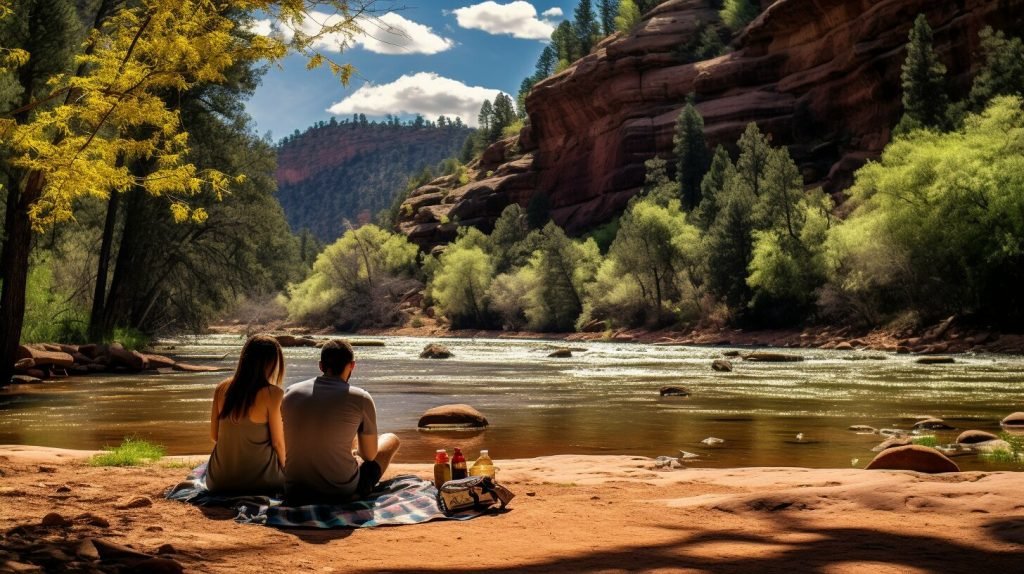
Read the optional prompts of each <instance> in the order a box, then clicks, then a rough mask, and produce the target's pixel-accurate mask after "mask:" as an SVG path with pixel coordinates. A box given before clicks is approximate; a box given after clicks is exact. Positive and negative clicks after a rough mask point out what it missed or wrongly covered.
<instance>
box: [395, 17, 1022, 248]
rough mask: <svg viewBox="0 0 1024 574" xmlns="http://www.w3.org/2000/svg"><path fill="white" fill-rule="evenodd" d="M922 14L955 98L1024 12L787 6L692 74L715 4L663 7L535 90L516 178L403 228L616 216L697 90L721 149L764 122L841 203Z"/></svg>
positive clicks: (499, 171) (424, 241)
mask: <svg viewBox="0 0 1024 574" xmlns="http://www.w3.org/2000/svg"><path fill="white" fill-rule="evenodd" d="M918 13H924V14H926V15H927V17H928V20H929V22H930V23H931V25H932V27H933V28H934V29H935V44H936V49H937V52H938V54H939V55H940V57H941V58H942V59H943V61H944V62H945V63H946V65H947V67H948V68H949V69H950V70H951V74H950V75H951V77H950V85H951V88H953V89H954V91H956V92H957V93H958V94H962V93H964V92H965V91H966V90H967V89H968V87H969V84H970V78H971V75H972V63H974V62H975V61H976V58H975V57H974V55H975V54H976V53H977V49H978V32H979V31H980V30H981V29H982V28H983V27H984V26H986V25H993V26H995V27H997V28H1000V29H1003V30H1007V31H1008V32H1011V33H1016V34H1019V33H1020V32H1021V31H1022V30H1024V0H1000V1H999V2H993V1H991V0H961V1H958V2H930V1H928V0H816V1H815V2H807V1H806V0H778V1H777V2H774V3H773V4H771V6H769V7H768V8H767V9H766V10H765V11H764V12H763V13H762V14H761V16H760V17H759V18H758V19H757V20H755V21H754V22H753V23H752V24H751V25H750V26H749V27H748V28H747V30H745V31H744V32H743V33H742V34H741V35H740V36H739V37H738V38H736V39H735V41H734V42H733V46H732V47H733V48H734V49H733V51H731V52H730V53H728V54H726V55H724V56H721V57H718V58H715V59H713V60H708V61H704V62H697V63H686V62H685V61H681V60H680V57H679V55H678V54H679V47H680V46H681V45H685V44H686V43H687V42H688V41H690V40H691V39H692V38H693V36H694V35H695V34H696V33H697V31H698V30H699V29H700V25H699V23H700V22H711V21H714V20H716V19H717V18H718V16H717V14H716V12H715V10H714V9H713V8H712V2H710V1H708V0H669V1H668V2H664V3H662V4H661V5H660V6H658V7H657V8H655V9H654V10H652V11H651V12H649V13H648V14H646V15H645V17H644V20H643V22H642V23H641V24H640V25H639V26H638V27H637V29H636V30H635V31H633V32H632V33H630V34H628V35H616V36H613V37H611V38H609V39H607V40H605V41H604V42H602V43H601V44H599V45H598V46H597V48H596V49H595V50H594V52H593V53H591V54H590V55H588V56H586V57H585V58H583V59H581V60H579V61H577V62H575V63H574V64H573V65H572V66H570V67H569V68H568V69H567V70H565V71H563V72H562V73H560V74H557V75H555V76H553V77H551V78H548V79H546V80H544V81H542V82H540V83H539V84H537V85H536V86H535V87H534V89H533V90H532V91H531V93H530V95H529V97H528V98H527V102H526V107H527V111H528V113H529V118H530V121H529V125H528V127H527V128H526V129H524V130H523V132H522V134H520V139H519V144H520V151H521V152H522V153H523V154H524V155H520V156H516V158H515V161H514V162H513V163H515V164H516V165H515V166H514V167H512V166H508V164H507V163H506V164H505V165H501V166H497V167H490V168H487V169H484V170H482V171H481V172H479V174H478V175H477V177H478V178H479V179H477V180H474V181H473V182H472V183H471V184H469V185H468V186H463V187H457V188H454V189H453V190H452V191H451V192H450V193H449V195H448V196H447V197H446V198H445V200H444V201H443V202H440V203H439V204H437V205H435V206H434V207H435V209H433V210H432V211H430V212H427V213H424V214H423V215H422V217H420V215H419V212H418V211H417V212H416V213H413V214H410V216H409V221H410V222H411V220H412V219H413V217H419V218H420V219H419V221H418V225H416V226H411V225H409V226H404V227H403V230H405V231H406V232H407V234H409V235H410V237H412V238H413V239H414V240H415V241H417V242H418V243H420V244H421V245H436V244H438V243H440V242H441V241H443V240H444V238H446V237H450V236H452V235H453V233H454V231H453V230H449V229H445V228H444V227H443V225H441V224H442V217H443V216H447V218H446V219H445V221H448V222H449V223H450V222H451V220H453V219H454V218H453V217H452V214H458V220H459V222H460V223H463V224H476V223H477V222H483V223H484V224H487V223H490V222H493V218H494V217H495V216H496V215H497V214H498V213H500V206H502V204H503V203H505V204H507V203H510V202H518V203H520V204H521V205H524V206H525V205H526V204H527V203H528V202H529V201H530V198H531V197H532V196H533V194H535V193H542V194H545V195H546V196H548V198H549V205H550V206H551V209H552V215H553V218H554V219H555V221H556V222H558V223H559V224H561V225H563V226H564V227H565V228H566V229H567V230H569V231H570V232H579V231H581V230H584V229H586V228H588V227H590V226H592V225H594V224H596V223H600V222H602V221H604V220H607V219H608V218H610V217H612V216H613V215H615V214H616V213H618V212H619V211H621V210H622V209H623V207H624V206H625V204H626V202H627V201H628V200H629V198H630V197H632V196H633V195H634V194H635V193H636V192H637V191H638V189H639V188H640V186H641V185H642V183H643V178H644V168H643V163H644V161H646V160H647V159H649V158H651V157H653V156H654V155H656V154H658V155H662V156H667V155H669V154H671V150H672V135H673V128H674V122H675V118H676V116H677V115H678V113H679V110H680V108H681V107H682V106H683V104H684V102H685V100H686V98H687V96H688V95H689V94H693V95H694V97H695V101H696V102H697V103H696V105H697V109H698V110H699V111H700V112H701V114H703V116H704V119H705V127H706V134H707V138H708V141H709V143H710V144H711V145H712V146H714V145H717V144H723V145H726V146H733V145H734V143H735V141H736V139H737V138H738V136H739V134H740V133H741V132H742V131H743V129H744V127H745V126H746V124H747V123H748V122H752V121H753V122H757V123H758V125H759V126H760V127H761V129H762V130H764V131H766V132H768V133H770V134H771V136H772V140H773V142H774V143H776V144H785V145H788V146H790V151H791V154H792V156H793V157H794V159H795V160H796V161H797V163H798V164H799V165H800V166H801V168H802V171H803V174H804V178H805V181H806V182H807V183H808V184H813V185H822V186H823V187H824V189H825V190H826V191H829V192H833V193H834V192H838V191H841V190H842V189H844V188H845V187H847V186H848V185H849V184H850V183H851V175H852V173H853V172H854V171H855V170H856V169H857V168H858V167H860V166H861V165H863V164H864V163H865V162H866V161H867V160H868V159H871V158H873V157H876V156H877V155H878V154H879V152H880V151H881V150H882V148H883V147H884V146H885V144H886V143H887V142H888V141H889V138H890V127H891V126H893V125H895V123H896V122H897V120H898V119H899V116H900V114H901V102H900V96H901V90H900V85H899V84H900V82H899V76H900V66H901V65H902V63H903V60H904V59H905V56H906V54H905V49H904V46H905V44H906V41H907V34H908V31H909V29H910V27H911V23H912V22H913V20H914V18H915V17H916V16H917V14H918ZM492 155H493V154H492ZM504 169H507V170H508V173H506V172H505V171H503V170H504ZM513 171H514V177H509V176H510V175H511V172H513ZM488 172H493V173H492V174H491V175H490V176H488V175H487V173H488ZM421 209H422V208H421ZM403 225H405V224H403ZM431 226H432V227H431Z"/></svg>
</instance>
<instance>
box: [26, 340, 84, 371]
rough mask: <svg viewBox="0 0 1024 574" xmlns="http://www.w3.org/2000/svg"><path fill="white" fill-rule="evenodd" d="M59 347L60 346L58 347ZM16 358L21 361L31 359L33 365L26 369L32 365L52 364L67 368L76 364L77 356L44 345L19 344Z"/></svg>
mask: <svg viewBox="0 0 1024 574" xmlns="http://www.w3.org/2000/svg"><path fill="white" fill-rule="evenodd" d="M58 349H59V348H58ZM15 359H16V360H18V361H20V360H22V359H31V360H32V365H31V366H29V367H27V368H26V369H24V370H27V369H30V368H32V367H42V366H47V365H52V366H54V367H60V368H67V367H70V366H71V365H74V364H75V358H74V357H72V356H71V355H69V354H67V353H65V352H64V351H61V350H57V351H50V350H47V349H45V348H44V347H42V346H35V345H19V346H18V353H17V355H15Z"/></svg>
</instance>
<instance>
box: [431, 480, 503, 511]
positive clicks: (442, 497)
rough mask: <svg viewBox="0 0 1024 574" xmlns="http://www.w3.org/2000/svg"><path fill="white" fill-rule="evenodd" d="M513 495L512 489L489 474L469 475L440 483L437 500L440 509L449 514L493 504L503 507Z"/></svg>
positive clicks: (483, 507)
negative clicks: (497, 481) (495, 480)
mask: <svg viewBox="0 0 1024 574" xmlns="http://www.w3.org/2000/svg"><path fill="white" fill-rule="evenodd" d="M514 497H515V494H512V491H510V490H509V489H507V488H505V487H504V486H502V485H500V484H498V483H496V482H494V479H493V478H491V477H489V476H471V477H469V478H460V479H459V480H449V481H448V482H446V483H444V484H442V485H441V490H440V491H438V497H437V502H438V505H439V506H440V507H441V510H442V511H443V512H444V513H445V514H447V515H449V516H450V515H452V514H455V513H456V512H460V511H463V510H470V509H472V510H484V509H486V508H490V507H491V506H494V505H495V504H499V505H500V506H499V508H501V509H504V508H505V505H506V504H508V502H509V501H510V500H512V499H513V498H514Z"/></svg>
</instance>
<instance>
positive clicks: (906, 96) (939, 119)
mask: <svg viewBox="0 0 1024 574" xmlns="http://www.w3.org/2000/svg"><path fill="white" fill-rule="evenodd" d="M932 41H933V40H932V29H931V26H929V25H928V19H927V18H925V17H924V14H920V15H918V17H917V19H916V20H914V27H913V28H912V29H911V30H910V42H909V43H908V44H907V60H906V62H904V64H903V73H902V75H901V76H900V77H901V79H902V81H903V119H902V120H900V125H899V126H898V128H897V131H899V132H906V131H910V130H911V129H913V128H915V127H925V128H935V127H940V126H942V124H943V123H944V120H945V115H946V108H947V106H948V105H949V96H948V95H947V93H946V66H944V65H943V64H942V62H940V61H939V58H938V56H937V55H936V54H935V49H934V47H933V46H932Z"/></svg>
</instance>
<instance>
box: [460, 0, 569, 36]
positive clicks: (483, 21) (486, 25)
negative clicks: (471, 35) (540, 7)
mask: <svg viewBox="0 0 1024 574" xmlns="http://www.w3.org/2000/svg"><path fill="white" fill-rule="evenodd" d="M552 10H557V11H558V14H559V15H561V13H562V11H561V10H559V9H557V8H554V9H552ZM552 10H548V11H547V12H545V13H544V14H545V17H546V18H551V17H554V16H553V15H552V16H547V14H548V13H552ZM452 13H453V14H455V20H456V21H457V22H458V23H459V26H461V27H463V28H467V29H470V30H483V31H484V32H487V33H488V34H495V35H501V34H509V35H511V36H513V37H515V38H523V39H526V40H547V39H549V38H551V33H552V32H554V31H555V25H554V23H552V22H550V21H549V20H547V19H540V18H538V17H537V9H536V8H534V6H533V4H530V3H529V2H524V1H523V0H516V1H515V2H510V3H508V4H498V3H497V2H494V1H493V0H488V1H487V2H482V3H480V4H473V5H472V6H466V7H463V8H456V9H455V10H453V11H452Z"/></svg>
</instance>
